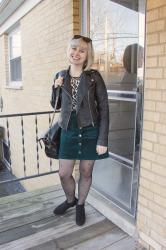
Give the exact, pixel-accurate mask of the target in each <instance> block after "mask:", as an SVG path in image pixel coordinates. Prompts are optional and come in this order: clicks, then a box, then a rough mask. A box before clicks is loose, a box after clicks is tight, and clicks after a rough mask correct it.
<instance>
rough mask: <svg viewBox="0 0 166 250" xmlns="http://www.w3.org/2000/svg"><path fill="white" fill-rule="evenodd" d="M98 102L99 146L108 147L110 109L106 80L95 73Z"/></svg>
mask: <svg viewBox="0 0 166 250" xmlns="http://www.w3.org/2000/svg"><path fill="white" fill-rule="evenodd" d="M95 82H96V101H97V106H98V112H99V136H98V140H97V145H100V146H106V147H107V146H108V133H109V107H108V94H107V89H106V86H105V83H104V80H103V78H102V76H101V75H100V73H99V72H98V71H96V72H95Z"/></svg>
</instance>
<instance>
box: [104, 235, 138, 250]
mask: <svg viewBox="0 0 166 250" xmlns="http://www.w3.org/2000/svg"><path fill="white" fill-rule="evenodd" d="M138 245H139V243H138V242H137V241H136V240H135V239H134V238H132V237H130V236H127V237H125V238H124V239H121V240H120V241H117V242H115V243H113V244H111V245H107V247H104V248H102V250H110V249H111V250H129V249H130V250H137V247H138Z"/></svg>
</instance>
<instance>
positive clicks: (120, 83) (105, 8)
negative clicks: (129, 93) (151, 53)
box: [90, 0, 138, 90]
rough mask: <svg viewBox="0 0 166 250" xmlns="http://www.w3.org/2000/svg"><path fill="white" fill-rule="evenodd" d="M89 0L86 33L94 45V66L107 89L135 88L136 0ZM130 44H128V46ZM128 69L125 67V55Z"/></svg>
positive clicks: (136, 48) (136, 47)
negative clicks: (87, 30) (87, 29)
mask: <svg viewBox="0 0 166 250" xmlns="http://www.w3.org/2000/svg"><path fill="white" fill-rule="evenodd" d="M118 2H123V1H110V0H105V1H104V4H103V0H93V1H92V0H91V1H90V36H91V38H92V40H93V44H94V48H95V63H94V65H93V67H94V68H96V69H98V70H99V71H100V72H101V73H102V76H103V77H104V80H105V82H106V84H107V88H108V89H113V90H133V89H134V90H135V88H136V82H137V71H136V69H137V50H138V46H137V44H138V1H128V5H130V6H129V7H130V8H127V7H128V6H127V7H126V4H123V5H121V4H119V3H118ZM129 45H130V46H129ZM124 57H125V58H126V57H127V60H128V62H129V63H130V66H131V67H130V72H129V71H128V69H126V68H125V64H124V61H125V58H124Z"/></svg>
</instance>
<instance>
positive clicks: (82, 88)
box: [76, 71, 92, 113]
mask: <svg viewBox="0 0 166 250" xmlns="http://www.w3.org/2000/svg"><path fill="white" fill-rule="evenodd" d="M91 84H92V82H91V74H90V71H84V72H83V73H82V75H81V79H80V84H79V87H78V92H77V109H76V112H77V113H78V111H79V109H80V106H81V103H82V101H83V98H84V96H85V95H87V94H88V89H89V87H90V86H91Z"/></svg>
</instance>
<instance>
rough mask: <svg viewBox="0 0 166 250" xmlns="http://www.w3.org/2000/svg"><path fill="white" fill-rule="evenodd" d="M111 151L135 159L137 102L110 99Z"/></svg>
mask: <svg viewBox="0 0 166 250" xmlns="http://www.w3.org/2000/svg"><path fill="white" fill-rule="evenodd" d="M109 110H110V112H109V114H110V131H109V151H110V152H111V153H114V154H117V155H120V156H123V157H125V158H127V159H130V160H133V150H134V137H135V102H127V101H118V100H109Z"/></svg>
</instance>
